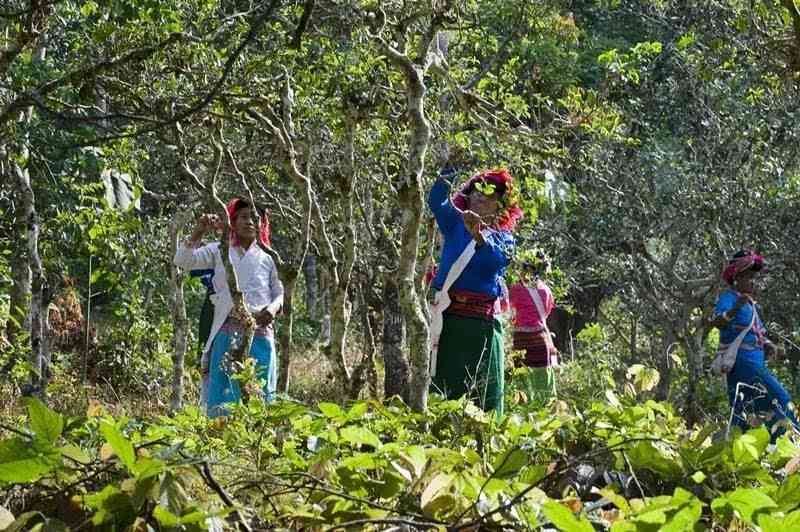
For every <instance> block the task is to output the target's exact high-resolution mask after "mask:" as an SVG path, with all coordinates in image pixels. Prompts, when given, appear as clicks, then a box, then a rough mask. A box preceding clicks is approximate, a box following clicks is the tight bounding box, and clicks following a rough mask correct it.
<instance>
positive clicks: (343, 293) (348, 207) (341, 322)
mask: <svg viewBox="0 0 800 532" xmlns="http://www.w3.org/2000/svg"><path fill="white" fill-rule="evenodd" d="M346 113H347V115H346V117H345V146H344V159H343V165H342V166H343V168H342V175H341V176H340V179H339V198H340V202H341V203H340V207H341V209H342V221H343V223H344V224H345V234H344V238H343V239H342V250H343V255H344V256H343V257H342V261H341V262H340V265H341V270H340V271H339V275H338V279H339V282H338V283H337V285H336V287H335V292H334V295H333V305H332V308H331V342H330V344H329V345H328V348H327V349H328V350H329V353H328V357H329V358H330V359H331V361H332V362H333V363H334V364H335V365H336V366H338V368H339V373H340V374H341V376H342V377H343V380H342V382H343V383H346V384H350V378H351V376H352V373H351V371H350V368H348V366H347V360H346V358H345V347H346V343H347V330H348V327H349V325H350V315H351V305H350V301H349V300H348V292H349V289H350V280H351V278H352V275H353V265H354V264H355V262H356V245H357V240H356V227H355V216H354V209H353V203H354V199H355V175H354V174H355V135H356V128H357V122H356V120H355V117H353V116H352V115H351V112H350V111H346ZM351 393H352V392H351Z"/></svg>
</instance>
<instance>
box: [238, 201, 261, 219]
mask: <svg viewBox="0 0 800 532" xmlns="http://www.w3.org/2000/svg"><path fill="white" fill-rule="evenodd" d="M238 199H239V201H238V202H236V207H234V209H233V217H234V218H235V217H236V215H237V214H239V211H241V210H242V209H249V208H251V205H250V202H249V201H247V200H246V199H244V198H238ZM256 212H257V213H258V215H259V216H264V212H266V211H265V209H264V207H263V206H261V205H258V204H256Z"/></svg>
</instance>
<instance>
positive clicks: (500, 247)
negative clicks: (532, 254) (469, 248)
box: [475, 231, 515, 269]
mask: <svg viewBox="0 0 800 532" xmlns="http://www.w3.org/2000/svg"><path fill="white" fill-rule="evenodd" d="M514 247H515V241H514V236H513V235H512V234H511V233H509V232H508V231H492V232H491V233H490V234H489V235H488V237H487V238H485V239H484V241H483V244H482V245H479V246H478V248H477V249H476V251H475V256H476V257H478V258H480V259H481V260H487V261H488V263H489V264H491V265H493V266H494V267H496V268H498V269H499V268H505V267H506V266H508V265H509V264H510V263H511V259H512V258H513V256H514Z"/></svg>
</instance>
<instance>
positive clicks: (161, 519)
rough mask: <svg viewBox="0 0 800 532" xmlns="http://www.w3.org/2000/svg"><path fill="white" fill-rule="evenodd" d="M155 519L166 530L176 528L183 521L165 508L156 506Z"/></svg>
mask: <svg viewBox="0 0 800 532" xmlns="http://www.w3.org/2000/svg"><path fill="white" fill-rule="evenodd" d="M153 517H155V518H156V521H158V524H159V525H161V526H163V527H166V528H175V527H177V526H178V525H180V524H181V519H180V517H178V516H177V515H175V514H173V513H172V512H170V511H169V510H167V509H166V508H164V507H163V506H156V507H155V509H154V510H153Z"/></svg>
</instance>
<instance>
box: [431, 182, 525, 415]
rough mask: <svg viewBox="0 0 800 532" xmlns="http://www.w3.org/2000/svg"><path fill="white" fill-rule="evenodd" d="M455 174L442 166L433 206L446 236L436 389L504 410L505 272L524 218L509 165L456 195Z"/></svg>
mask: <svg viewBox="0 0 800 532" xmlns="http://www.w3.org/2000/svg"><path fill="white" fill-rule="evenodd" d="M454 178H455V172H454V171H452V170H449V169H446V170H444V171H443V172H442V173H441V174H440V175H439V178H438V179H437V180H436V182H435V183H434V185H433V187H432V188H431V191H430V195H429V196H428V205H429V206H430V208H431V211H433V215H434V217H435V218H436V223H437V225H438V227H439V230H440V231H441V233H442V236H443V237H444V244H443V246H442V256H441V260H440V261H439V268H438V269H437V273H436V276H435V277H434V279H433V283H432V286H433V288H434V289H435V290H437V292H436V294H435V297H434V303H433V305H432V306H431V340H432V342H431V344H432V345H431V376H432V383H431V386H432V390H433V391H434V392H438V393H440V394H442V395H444V396H445V397H447V398H448V399H454V398H458V397H461V396H463V395H465V394H466V395H468V396H469V397H470V398H472V399H473V400H474V401H476V402H477V403H478V405H479V406H480V407H481V408H483V409H484V410H495V411H496V412H497V413H498V414H502V412H503V390H504V377H503V370H504V356H503V327H502V323H501V322H500V321H499V320H498V319H497V314H498V310H499V300H500V298H501V297H503V296H504V291H505V290H504V287H505V284H504V283H503V274H504V273H505V270H506V268H507V267H508V264H509V262H510V261H511V257H512V255H513V252H514V237H513V235H512V231H513V230H514V227H515V225H516V223H517V221H518V220H519V219H520V218H521V217H522V211H521V209H520V208H519V207H518V206H517V204H516V201H515V199H514V198H515V195H514V193H513V179H512V177H511V174H509V173H508V170H506V169H497V170H488V171H485V172H481V173H479V174H477V175H474V176H472V177H471V178H470V179H468V180H467V182H466V183H465V184H464V185H463V186H462V187H461V188H460V190H459V191H458V192H457V193H456V194H455V195H453V196H452V197H451V196H450V188H451V184H452V181H453V179H454Z"/></svg>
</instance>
